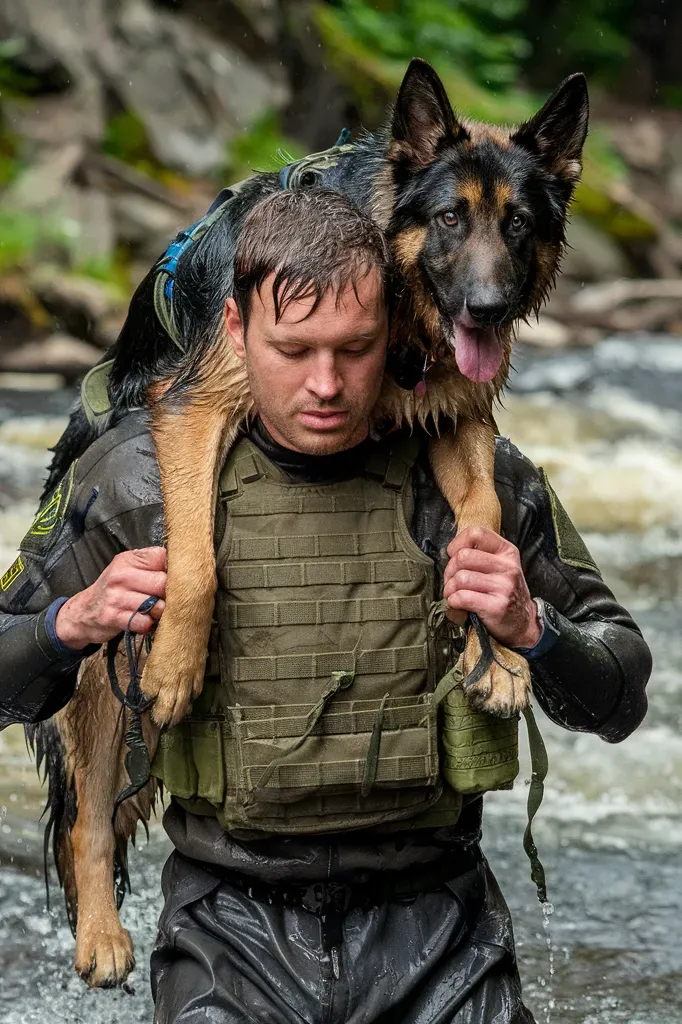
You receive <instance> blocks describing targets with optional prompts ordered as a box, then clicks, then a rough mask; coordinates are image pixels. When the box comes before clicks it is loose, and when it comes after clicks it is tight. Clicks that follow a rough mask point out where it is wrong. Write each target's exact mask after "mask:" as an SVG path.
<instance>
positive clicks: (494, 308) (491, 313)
mask: <svg viewBox="0 0 682 1024" xmlns="http://www.w3.org/2000/svg"><path fill="white" fill-rule="evenodd" d="M508 311H509V305H508V303H507V302H505V301H504V299H503V298H502V296H501V295H500V294H499V292H493V293H489V294H485V293H483V294H481V293H479V294H477V295H472V296H471V298H470V299H467V313H468V314H469V316H470V317H471V318H472V320H475V321H476V323H477V324H500V323H502V321H503V320H504V318H505V317H506V315H507V313H508Z"/></svg>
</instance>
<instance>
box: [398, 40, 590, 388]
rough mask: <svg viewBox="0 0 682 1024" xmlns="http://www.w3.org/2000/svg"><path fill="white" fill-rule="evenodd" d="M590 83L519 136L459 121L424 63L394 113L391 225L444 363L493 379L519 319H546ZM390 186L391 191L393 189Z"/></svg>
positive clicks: (576, 81)
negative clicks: (450, 360) (542, 312)
mask: <svg viewBox="0 0 682 1024" xmlns="http://www.w3.org/2000/svg"><path fill="white" fill-rule="evenodd" d="M587 121H588V100H587V87H586V82H585V78H584V76H583V75H581V74H576V75H572V76H571V77H570V78H567V79H566V81H564V82H563V83H562V84H561V85H560V86H559V88H558V89H557V90H556V92H555V93H554V94H553V95H552V96H551V97H550V98H549V99H548V100H547V102H546V103H545V105H544V106H543V107H542V109H541V110H540V111H539V112H538V113H537V114H535V116H534V117H532V118H531V120H530V121H527V122H526V123H525V124H523V125H521V127H520V128H516V129H502V128H497V127H494V126H490V125H485V124H479V123H475V122H470V121H466V120H463V119H460V118H458V117H456V116H455V114H454V112H453V109H452V107H451V105H450V103H449V101H448V98H447V96H446V93H445V89H444V87H443V84H442V82H441V81H440V79H439V78H438V75H437V74H436V72H435V71H434V70H433V68H432V67H431V66H430V65H429V64H427V63H426V62H425V61H421V60H413V61H412V63H411V64H410V66H409V68H408V71H407V73H406V75H405V78H404V80H403V83H402V86H401V88H400V92H399V94H398V100H397V103H396V106H395V110H394V113H393V120H392V123H391V127H390V134H389V139H388V145H387V151H386V155H387V157H388V168H389V171H388V173H389V174H390V176H391V179H392V180H391V182H390V192H391V202H390V208H389V207H387V205H386V204H385V202H384V210H383V215H381V214H380V219H381V220H383V222H384V223H383V225H382V226H384V227H385V228H386V230H387V232H388V235H389V237H390V239H391V242H392V245H393V249H394V253H395V258H396V264H397V267H398V269H399V271H400V273H401V274H402V276H403V278H404V279H405V282H406V284H407V285H408V290H409V293H410V300H411V303H412V305H413V308H414V312H415V313H416V315H417V317H418V319H420V320H421V321H422V324H423V327H424V330H423V332H422V338H423V343H424V344H425V345H426V346H427V347H429V348H430V349H431V351H432V353H433V355H434V356H435V357H438V355H439V352H440V353H443V352H445V351H447V346H449V347H451V348H454V351H455V358H456V361H457V367H458V369H459V371H460V372H461V373H462V374H463V375H464V376H465V377H467V378H469V379H470V380H473V381H490V380H493V379H494V378H495V377H496V375H497V373H498V371H499V370H500V367H501V366H502V365H503V356H504V350H505V345H507V344H508V340H507V339H508V338H509V335H510V331H509V330H505V328H509V327H510V326H511V324H512V323H513V321H514V320H516V319H518V318H519V317H524V316H527V315H528V314H529V313H531V312H534V311H537V310H538V309H539V307H540V305H541V304H542V302H543V300H544V298H545V297H546V295H547V293H548V291H549V289H550V288H551V286H552V284H553V282H554V278H555V275H556V272H557V270H558V267H559V262H560V258H561V253H562V249H563V245H564V241H565V234H564V232H565V223H566V213H567V209H568V205H569V203H570V200H571V196H572V194H573V190H574V188H575V185H576V183H577V181H578V178H579V176H580V171H581V154H582V148H583V143H584V141H585V135H586V133H587ZM387 184H388V182H387V181H386V179H384V181H382V182H380V183H379V186H380V187H381V188H384V189H385V187H386V185H387Z"/></svg>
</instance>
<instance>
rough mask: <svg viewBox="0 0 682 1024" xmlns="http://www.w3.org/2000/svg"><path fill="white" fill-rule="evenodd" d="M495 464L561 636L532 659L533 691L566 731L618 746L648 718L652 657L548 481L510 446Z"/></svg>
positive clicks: (526, 564)
mask: <svg viewBox="0 0 682 1024" xmlns="http://www.w3.org/2000/svg"><path fill="white" fill-rule="evenodd" d="M506 449H507V450H506V451H503V453H502V454H503V458H502V459H500V449H499V446H498V465H499V463H500V461H502V463H503V467H504V468H503V470H502V473H501V474H500V475H498V494H499V495H500V498H501V503H502V513H503V515H502V526H503V532H504V534H505V536H507V538H508V539H509V540H511V541H513V542H514V543H515V544H516V545H517V546H518V548H519V550H520V553H521V562H522V565H523V570H524V574H525V577H526V580H527V583H528V587H529V590H530V592H531V596H532V597H541V598H542V599H543V600H544V602H545V605H546V615H547V617H548V620H549V624H550V626H551V628H552V630H553V631H554V632H555V633H556V636H554V637H552V642H551V643H550V644H547V645H546V647H545V649H544V651H543V650H542V649H540V651H541V652H540V653H539V654H538V655H537V656H535V657H533V658H532V660H531V661H530V665H531V674H532V677H533V690H534V692H535V694H536V697H537V699H538V701H539V703H540V704H541V705H542V707H543V709H544V711H545V712H546V713H547V714H548V715H549V717H550V718H551V719H552V720H553V721H555V722H557V723H558V724H559V725H562V726H564V727H565V728H567V729H573V730H579V731H585V732H595V733H598V734H599V735H600V736H601V737H602V738H603V739H605V740H608V741H609V742H612V743H617V742H619V741H620V740H623V739H625V737H626V736H628V735H629V734H630V733H631V732H633V730H634V729H636V728H637V726H638V725H639V723H640V722H641V721H642V719H643V718H644V715H645V714H646V709H647V698H646V684H647V682H648V679H649V676H650V674H651V667H652V662H651V653H650V651H649V648H648V647H647V644H646V643H645V641H644V639H643V638H642V635H641V633H640V631H639V629H638V628H637V626H636V625H635V623H634V621H633V619H632V618H631V616H630V614H629V613H628V612H627V611H626V610H625V608H623V606H622V605H621V604H619V603H618V601H617V600H616V598H615V597H614V595H613V593H612V592H611V590H610V589H609V588H608V587H607V586H606V584H605V583H604V581H603V579H602V578H601V575H600V573H599V570H598V568H597V566H596V564H595V563H594V560H593V559H592V557H591V555H590V553H589V551H588V549H587V547H586V546H585V544H584V542H583V540H582V538H581V537H580V535H579V534H578V531H577V530H576V528H575V526H574V525H573V523H572V522H571V520H570V518H569V516H568V515H567V513H566V511H565V510H564V508H563V506H562V505H561V502H560V501H559V499H558V497H557V495H556V494H555V492H554V491H553V489H552V487H551V484H550V483H549V481H548V479H547V477H546V475H545V474H544V472H543V471H542V470H538V469H537V468H536V467H535V466H533V464H532V463H530V462H529V461H528V460H527V459H525V458H523V456H521V455H520V453H518V452H517V451H516V450H515V449H514V448H513V446H511V445H509V444H508V442H506Z"/></svg>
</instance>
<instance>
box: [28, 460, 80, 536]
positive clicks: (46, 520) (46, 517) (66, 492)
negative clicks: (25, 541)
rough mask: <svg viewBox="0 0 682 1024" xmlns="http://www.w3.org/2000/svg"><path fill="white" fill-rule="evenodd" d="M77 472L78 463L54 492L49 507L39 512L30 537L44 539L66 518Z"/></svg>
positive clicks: (72, 466) (73, 464)
mask: <svg viewBox="0 0 682 1024" xmlns="http://www.w3.org/2000/svg"><path fill="white" fill-rule="evenodd" d="M75 471H76V463H75V462H74V463H72V465H71V468H70V469H69V472H68V473H67V474H66V476H65V477H64V479H63V480H62V481H60V483H59V486H58V487H57V490H56V491H55V492H54V494H53V495H52V497H51V498H50V500H49V501H48V503H47V505H45V507H44V508H41V509H40V510H39V511H38V515H37V516H36V517H35V519H34V520H33V522H32V523H31V529H30V530H29V531H28V533H29V536H30V537H44V536H46V534H48V533H51V532H52V530H54V528H55V526H56V525H57V523H58V522H59V521H60V519H63V518H64V513H65V512H66V507H67V505H68V504H69V498H70V497H71V490H72V488H73V477H74V473H75Z"/></svg>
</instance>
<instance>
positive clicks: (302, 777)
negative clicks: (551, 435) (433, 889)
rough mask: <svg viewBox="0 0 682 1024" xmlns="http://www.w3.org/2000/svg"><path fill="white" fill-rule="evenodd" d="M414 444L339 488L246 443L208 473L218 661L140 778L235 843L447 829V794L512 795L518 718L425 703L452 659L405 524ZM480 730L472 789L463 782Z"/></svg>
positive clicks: (388, 451) (374, 456) (391, 447)
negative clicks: (442, 722)
mask: <svg viewBox="0 0 682 1024" xmlns="http://www.w3.org/2000/svg"><path fill="white" fill-rule="evenodd" d="M418 450H419V442H418V441H417V440H416V439H414V438H410V439H405V438H400V437H398V439H395V440H393V441H391V439H390V438H389V439H387V441H385V442H383V443H382V444H380V445H378V446H376V447H375V448H373V450H372V453H371V455H370V457H369V458H368V461H367V463H366V464H365V466H364V467H362V466H359V467H358V476H357V477H355V478H353V479H352V480H349V481H341V482H336V483H328V484H310V483H303V484H296V483H291V482H290V481H289V480H288V479H287V478H286V476H285V475H284V473H283V472H282V471H281V470H279V469H278V468H277V467H276V466H275V465H273V464H272V463H271V462H270V461H269V460H268V459H267V458H266V457H265V456H264V455H263V454H262V452H260V451H259V449H258V448H256V447H255V446H254V445H253V444H252V443H251V442H250V441H248V440H242V441H240V442H239V443H238V444H237V446H236V447H235V448H234V449H233V451H232V453H231V455H230V457H229V458H228V461H227V463H226V465H225V467H224V469H223V472H222V474H221V478H220V495H221V500H222V501H223V502H224V503H225V506H226V527H225V532H224V535H223V538H222V541H221V543H220V547H219V550H218V554H217V559H216V564H217V572H218V594H217V603H216V622H217V629H216V631H215V632H216V634H217V645H216V644H215V640H214V643H213V645H212V646H213V647H214V648H215V646H217V647H218V652H219V665H216V664H215V663H214V664H213V670H212V671H209V672H208V674H207V678H206V681H205V685H204V691H203V693H202V695H201V697H200V698H199V699H198V700H197V701H195V703H194V706H193V708H192V711H191V713H190V715H189V716H188V717H187V718H186V719H184V720H183V722H182V723H180V725H179V726H176V727H175V728H174V729H172V730H170V731H169V732H167V733H164V734H163V735H162V736H161V740H160V744H159V749H158V752H157V755H156V758H155V761H154V766H153V771H154V774H156V775H157V776H159V777H160V778H162V779H163V781H164V783H165V785H166V788H167V789H168V790H169V791H170V792H171V793H172V794H173V795H174V796H175V797H176V798H180V799H181V801H182V802H183V803H184V804H185V805H186V806H187V807H188V809H190V810H194V811H197V812H198V813H214V814H216V815H217V817H218V820H219V821H220V823H221V824H222V826H223V827H224V828H226V829H228V830H229V831H231V832H233V833H236V834H238V835H239V834H241V835H243V836H244V837H249V836H255V835H259V834H260V835H262V834H263V833H278V832H282V833H288V834H295V833H315V832H334V831H340V830H344V829H351V828H352V829H356V828H360V827H368V826H379V827H380V828H382V829H387V828H396V827H400V828H406V827H407V828H410V827H423V826H425V825H436V824H438V825H440V824H451V823H454V822H455V821H456V820H457V818H458V816H459V813H460V810H461V805H462V798H461V795H460V793H462V792H473V791H476V792H478V791H481V789H492V788H499V787H506V786H508V785H510V784H511V781H512V780H513V778H514V777H515V775H516V773H517V771H518V761H517V760H516V756H517V755H516V729H517V724H516V721H513V722H507V723H496V722H494V720H492V719H490V718H489V716H487V715H482V716H481V715H480V714H478V715H475V713H473V712H469V715H468V716H467V714H466V712H463V710H462V709H463V707H464V703H463V695H461V691H460V695H461V696H458V695H457V693H456V692H455V690H454V689H453V684H452V681H451V682H450V683H448V685H447V692H446V691H445V690H443V687H442V686H441V687H440V688H439V695H438V696H436V695H435V693H434V691H435V690H436V684H437V683H438V681H439V678H440V677H441V676H442V675H443V673H444V670H445V668H446V667H447V662H448V656H449V654H450V651H449V647H448V636H447V630H445V629H444V628H443V626H442V625H441V626H440V627H439V628H438V629H435V628H433V626H432V624H433V621H434V616H433V614H431V615H430V612H433V610H434V608H435V605H434V601H433V599H434V586H435V581H434V573H435V569H434V565H433V562H432V560H431V559H430V558H429V557H428V556H427V555H425V554H424V553H423V552H422V551H421V550H420V549H419V547H418V546H417V545H416V544H415V542H414V541H413V539H412V537H411V536H410V533H409V530H408V526H407V523H408V521H409V519H410V517H411V512H412V484H411V468H412V465H413V462H414V459H415V458H416V455H417V452H418ZM440 618H441V620H442V615H441V616H440ZM450 675H451V676H452V678H453V680H454V678H455V677H454V676H453V674H452V673H450ZM459 682H460V683H461V678H460V679H459ZM441 690H442V691H443V692H442V694H441V693H440V691H441ZM443 698H444V699H443ZM441 700H442V702H443V706H444V713H445V718H446V721H449V723H450V726H451V730H450V737H449V745H446V747H445V748H444V749H443V753H442V755H441V754H440V753H439V747H442V743H441V742H440V741H439V736H438V733H437V719H438V715H437V711H438V706H437V705H438V704H439V703H440V702H441ZM455 706H456V713H454V712H455ZM472 715H475V718H476V723H475V724H476V725H477V728H472V725H471V721H470V720H469V719H470V718H471V716H472ZM480 719H483V721H482V722H481V721H480ZM500 726H504V735H503V736H500V735H499V733H495V730H496V729H499V727H500ZM488 727H490V728H492V730H493V733H495V736H494V738H493V740H492V745H493V746H494V747H495V752H494V757H493V761H494V769H493V772H492V775H490V773H489V774H488V777H487V782H486V783H485V784H484V785H483V786H482V787H481V786H480V785H479V783H480V779H479V780H478V782H476V780H475V779H473V777H471V776H470V773H469V774H467V770H468V769H469V768H473V767H475V764H476V761H477V750H476V742H478V743H479V745H480V744H481V743H482V746H481V747H480V752H481V753H482V754H484V753H485V748H486V744H487V745H488V747H489V746H490V743H491V740H490V735H489V731H488ZM462 742H463V743H464V745H465V747H466V749H465V750H464V751H462ZM478 760H479V761H480V760H481V757H480V756H478ZM483 760H485V758H483ZM441 762H442V763H443V768H445V771H443V769H442V768H441ZM453 766H457V767H459V768H460V769H461V768H462V766H464V768H465V772H464V774H462V772H461V771H460V772H459V774H457V773H453ZM448 776H452V777H453V781H454V780H455V779H456V780H457V781H458V782H459V783H460V784H461V783H465V784H463V785H461V787H460V789H459V793H456V792H455V791H454V790H453V789H452V788H451V787H450V786H449V785H447V780H448ZM444 780H445V781H444ZM472 780H473V781H472ZM466 783H468V785H467V784H466ZM477 785H479V788H478V789H476V786H477ZM472 786H473V788H472ZM435 805H437V806H435Z"/></svg>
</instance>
